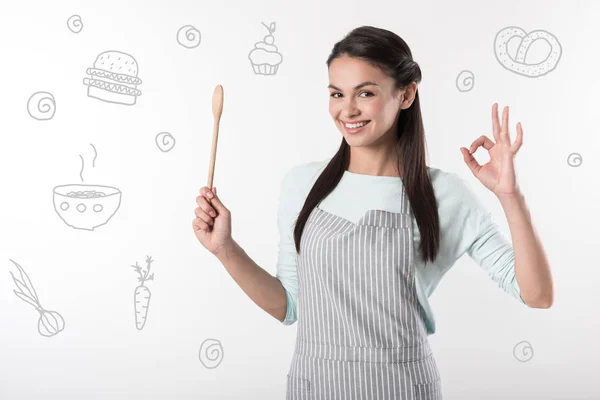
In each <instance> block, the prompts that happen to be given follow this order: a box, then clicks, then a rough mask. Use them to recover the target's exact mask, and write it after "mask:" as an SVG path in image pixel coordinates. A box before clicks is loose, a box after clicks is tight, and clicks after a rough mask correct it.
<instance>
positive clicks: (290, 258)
mask: <svg viewBox="0 0 600 400" xmlns="http://www.w3.org/2000/svg"><path fill="white" fill-rule="evenodd" d="M295 171H297V167H296V168H292V169H291V170H289V171H288V172H287V173H286V174H285V176H284V177H283V180H282V183H281V192H280V194H279V210H278V214H277V225H278V227H279V255H278V260H277V272H276V275H275V276H276V278H277V279H279V281H280V282H281V284H282V285H283V287H284V289H285V293H286V298H287V311H286V315H285V320H284V321H283V324H284V325H291V324H293V323H294V322H296V320H297V316H296V303H297V299H298V274H297V268H296V266H297V253H296V247H295V245H294V223H295V220H296V218H297V217H298V213H299V212H300V209H301V206H302V204H303V203H300V206H298V202H299V201H301V200H302V199H301V197H300V196H299V194H300V193H299V191H298V184H299V182H298V180H297V179H295V176H294V175H295V174H294V173H295Z"/></svg>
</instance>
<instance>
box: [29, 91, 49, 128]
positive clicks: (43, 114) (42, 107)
mask: <svg viewBox="0 0 600 400" xmlns="http://www.w3.org/2000/svg"><path fill="white" fill-rule="evenodd" d="M27 112H28V113H29V115H30V116H31V117H32V118H35V119H37V120H38V121H45V120H48V119H52V117H54V113H55V112H56V101H55V100H54V96H52V93H48V92H35V93H34V94H32V95H31V97H29V100H28V101H27Z"/></svg>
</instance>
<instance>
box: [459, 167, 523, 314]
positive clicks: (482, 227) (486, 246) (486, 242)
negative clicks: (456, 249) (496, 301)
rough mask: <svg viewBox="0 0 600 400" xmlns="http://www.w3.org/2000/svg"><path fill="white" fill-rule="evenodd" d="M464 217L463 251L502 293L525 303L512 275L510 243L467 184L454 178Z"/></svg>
mask: <svg viewBox="0 0 600 400" xmlns="http://www.w3.org/2000/svg"><path fill="white" fill-rule="evenodd" d="M458 179H459V181H458V185H457V186H456V187H457V188H458V189H459V190H460V193H461V197H462V203H463V213H464V216H465V219H464V226H463V230H462V239H463V240H464V244H465V246H466V252H467V254H468V255H469V256H470V257H471V258H472V259H473V260H474V261H476V262H477V263H478V264H479V266H480V267H481V268H483V270H485V271H486V273H487V274H488V276H489V277H490V278H491V279H492V280H493V281H494V282H495V283H496V284H497V285H498V287H500V288H501V289H502V290H504V291H505V292H506V293H508V294H510V295H511V296H512V297H514V298H516V299H517V300H519V301H520V302H521V303H523V304H525V302H524V301H523V299H522V298H521V290H520V288H519V285H518V284H517V279H516V276H515V253H514V249H513V247H512V242H511V240H510V238H508V237H507V236H506V235H505V234H504V233H503V232H502V231H501V229H500V227H499V226H498V225H497V224H496V223H495V222H494V219H493V215H492V214H491V213H490V212H488V211H487V209H486V208H485V207H484V206H483V204H481V202H480V201H479V200H478V199H477V198H476V196H475V194H474V193H473V192H472V191H471V189H470V187H469V184H468V183H467V182H466V181H465V180H464V179H462V178H458Z"/></svg>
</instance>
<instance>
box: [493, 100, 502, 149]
mask: <svg viewBox="0 0 600 400" xmlns="http://www.w3.org/2000/svg"><path fill="white" fill-rule="evenodd" d="M492 132H493V134H494V139H495V140H496V142H497V141H499V140H500V120H499V119H498V103H494V105H493V106H492Z"/></svg>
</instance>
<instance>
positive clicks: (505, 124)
mask: <svg viewBox="0 0 600 400" xmlns="http://www.w3.org/2000/svg"><path fill="white" fill-rule="evenodd" d="M508 127H509V125H508V106H506V107H504V110H503V111H502V127H501V128H500V140H503V141H505V142H506V143H507V144H510V137H509V134H508V130H509V129H508Z"/></svg>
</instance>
